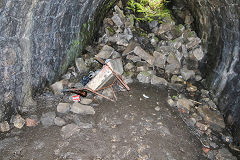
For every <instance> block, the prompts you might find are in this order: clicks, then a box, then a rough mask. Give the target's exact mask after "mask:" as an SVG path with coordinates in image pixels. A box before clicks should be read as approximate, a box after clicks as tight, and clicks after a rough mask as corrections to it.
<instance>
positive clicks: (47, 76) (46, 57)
mask: <svg viewBox="0 0 240 160" xmlns="http://www.w3.org/2000/svg"><path fill="white" fill-rule="evenodd" d="M114 1H115V0H71V1H67V0H62V1H55V0H34V1H20V0H15V1H5V0H3V1H0V3H1V5H0V6H1V7H0V75H4V76H1V77H0V93H1V95H0V106H1V107H0V108H1V109H0V110H2V111H3V113H10V111H11V110H15V109H14V108H17V107H19V106H20V107H22V106H23V107H24V106H31V105H33V104H34V101H33V100H32V94H33V93H34V92H36V91H38V89H42V88H44V87H45V86H46V84H51V83H53V82H54V81H56V80H57V79H58V78H60V76H61V75H62V74H63V73H65V72H66V70H67V68H68V66H69V65H70V64H72V63H73V62H74V60H75V58H76V57H77V56H80V55H79V54H80V53H81V49H83V47H84V46H85V45H86V43H87V42H88V41H89V40H91V38H92V36H93V35H94V33H97V31H98V27H99V25H100V23H101V20H102V19H103V18H104V16H105V13H107V12H108V10H109V9H110V7H111V4H113V3H112V2H114ZM80 33H81V34H80ZM4 116H5V114H4V115H2V116H1V117H0V119H5V118H7V117H4Z"/></svg>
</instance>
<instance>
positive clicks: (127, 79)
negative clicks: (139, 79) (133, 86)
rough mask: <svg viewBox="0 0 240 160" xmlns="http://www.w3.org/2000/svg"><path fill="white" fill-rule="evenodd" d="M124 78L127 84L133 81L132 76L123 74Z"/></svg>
mask: <svg viewBox="0 0 240 160" xmlns="http://www.w3.org/2000/svg"><path fill="white" fill-rule="evenodd" d="M122 78H123V80H124V82H125V83H126V84H130V83H133V79H132V78H131V76H127V77H125V76H122Z"/></svg>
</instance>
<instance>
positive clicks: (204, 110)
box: [197, 105, 225, 131]
mask: <svg viewBox="0 0 240 160" xmlns="http://www.w3.org/2000/svg"><path fill="white" fill-rule="evenodd" d="M197 110H198V112H199V114H200V115H201V116H202V117H203V119H204V120H205V121H206V122H208V123H209V124H210V125H211V126H212V127H213V128H214V129H216V130H220V131H221V129H223V128H225V123H224V120H223V117H222V115H220V114H218V113H217V112H216V111H212V110H211V109H210V108H209V107H208V106H207V105H204V106H200V107H198V109H197Z"/></svg>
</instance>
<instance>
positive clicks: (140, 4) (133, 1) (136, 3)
mask: <svg viewBox="0 0 240 160" xmlns="http://www.w3.org/2000/svg"><path fill="white" fill-rule="evenodd" d="M166 3H167V1H166V0H129V1H128V3H127V5H128V6H127V8H128V9H129V10H132V11H133V12H134V13H135V14H136V16H135V19H136V20H138V21H149V22H151V21H154V20H157V21H159V22H162V19H163V18H164V17H170V11H169V10H168V9H167V8H166V6H165V4H166Z"/></svg>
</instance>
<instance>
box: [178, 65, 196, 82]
mask: <svg viewBox="0 0 240 160" xmlns="http://www.w3.org/2000/svg"><path fill="white" fill-rule="evenodd" d="M180 72H181V75H182V77H183V79H184V80H185V81H187V80H189V79H190V78H193V77H194V76H195V72H194V71H193V70H188V69H187V68H183V69H181V71H180Z"/></svg>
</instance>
